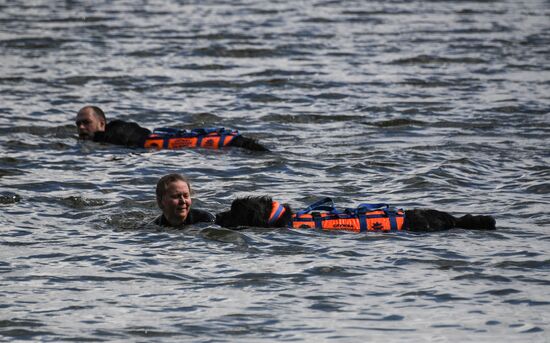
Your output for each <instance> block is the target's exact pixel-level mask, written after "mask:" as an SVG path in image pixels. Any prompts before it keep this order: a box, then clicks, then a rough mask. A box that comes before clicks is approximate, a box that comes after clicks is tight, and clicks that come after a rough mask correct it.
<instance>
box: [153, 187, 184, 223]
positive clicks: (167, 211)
mask: <svg viewBox="0 0 550 343" xmlns="http://www.w3.org/2000/svg"><path fill="white" fill-rule="evenodd" d="M157 203H158V205H159V207H160V209H161V210H162V214H164V217H165V218H166V219H167V220H168V222H169V223H170V225H172V226H178V225H181V224H183V222H184V221H185V219H186V218H187V215H188V214H189V210H190V208H191V203H192V201H191V192H190V190H189V186H188V185H187V182H184V181H180V180H176V181H174V182H171V183H169V184H168V188H167V189H166V192H164V195H163V196H162V199H157Z"/></svg>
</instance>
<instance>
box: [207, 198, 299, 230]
mask: <svg viewBox="0 0 550 343" xmlns="http://www.w3.org/2000/svg"><path fill="white" fill-rule="evenodd" d="M291 218H292V209H291V208H290V206H289V205H288V204H279V203H278V202H276V201H273V200H272V199H271V197H269V196H262V197H259V196H251V197H245V198H238V199H235V200H233V202H232V203H231V209H230V210H229V211H225V212H221V213H218V214H217V215H216V224H218V225H220V226H223V227H229V228H234V227H239V226H251V227H285V226H287V225H288V223H289V222H290V220H291Z"/></svg>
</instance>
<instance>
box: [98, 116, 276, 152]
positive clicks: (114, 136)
mask: <svg viewBox="0 0 550 343" xmlns="http://www.w3.org/2000/svg"><path fill="white" fill-rule="evenodd" d="M150 134H151V131H150V130H148V129H146V128H143V127H141V126H139V125H138V124H136V123H133V122H125V121H123V120H113V121H111V122H109V123H108V124H107V125H105V131H104V132H96V133H95V134H94V139H93V140H94V142H100V143H110V144H116V145H124V146H127V147H133V148H143V145H144V143H145V140H146V139H147V138H148V137H149V135H150ZM229 146H234V147H240V148H244V149H248V150H254V151H269V149H267V148H266V147H264V146H263V145H261V144H260V143H258V142H256V141H255V140H254V139H251V138H246V137H243V136H242V135H237V136H236V137H235V138H233V140H232V141H231V142H230V143H229Z"/></svg>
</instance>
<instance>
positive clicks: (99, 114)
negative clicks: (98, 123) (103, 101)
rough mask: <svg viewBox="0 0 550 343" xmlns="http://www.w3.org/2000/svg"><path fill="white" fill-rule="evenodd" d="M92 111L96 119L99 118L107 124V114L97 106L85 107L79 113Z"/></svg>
mask: <svg viewBox="0 0 550 343" xmlns="http://www.w3.org/2000/svg"><path fill="white" fill-rule="evenodd" d="M88 108H89V109H91V110H92V112H93V113H94V115H95V116H96V117H98V118H99V119H102V120H103V122H105V123H106V122H107V117H105V112H103V110H102V109H101V108H99V107H97V106H84V107H82V108H81V109H80V111H78V112H79V113H80V112H81V111H83V110H85V109H88Z"/></svg>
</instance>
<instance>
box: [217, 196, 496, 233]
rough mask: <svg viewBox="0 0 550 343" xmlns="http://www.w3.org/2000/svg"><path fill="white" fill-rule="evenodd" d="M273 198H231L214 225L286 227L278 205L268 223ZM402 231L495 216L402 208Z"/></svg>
mask: <svg viewBox="0 0 550 343" xmlns="http://www.w3.org/2000/svg"><path fill="white" fill-rule="evenodd" d="M272 203H273V200H272V199H271V197H269V196H261V197H258V196H251V197H244V198H238V199H235V200H233V203H232V204H231V209H230V210H229V211H225V212H221V213H218V214H217V215H216V224H218V225H220V226H223V227H227V228H239V227H286V226H288V223H289V222H290V221H291V219H292V213H293V212H292V208H291V207H290V206H289V205H288V204H282V205H283V206H284V207H285V209H286V211H285V212H284V213H283V215H282V216H281V218H279V219H278V220H277V221H276V222H275V223H273V224H269V223H268V219H269V216H270V214H271V210H272V206H273V205H272ZM403 228H404V229H405V230H409V231H423V232H430V231H442V230H449V229H453V228H462V229H469V230H494V229H495V219H494V218H493V217H491V216H473V215H471V214H467V215H465V216H462V217H459V218H457V217H454V216H452V215H450V214H448V213H446V212H441V211H437V210H431V209H414V210H406V211H405V222H404V225H403Z"/></svg>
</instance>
